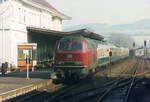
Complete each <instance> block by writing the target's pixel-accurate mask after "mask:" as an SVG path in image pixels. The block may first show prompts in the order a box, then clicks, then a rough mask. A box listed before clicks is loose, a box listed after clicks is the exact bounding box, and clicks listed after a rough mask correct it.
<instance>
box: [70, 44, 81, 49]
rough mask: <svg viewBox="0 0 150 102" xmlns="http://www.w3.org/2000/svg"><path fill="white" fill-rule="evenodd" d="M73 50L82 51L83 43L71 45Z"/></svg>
mask: <svg viewBox="0 0 150 102" xmlns="http://www.w3.org/2000/svg"><path fill="white" fill-rule="evenodd" d="M71 50H82V44H81V43H76V42H74V43H72V44H71Z"/></svg>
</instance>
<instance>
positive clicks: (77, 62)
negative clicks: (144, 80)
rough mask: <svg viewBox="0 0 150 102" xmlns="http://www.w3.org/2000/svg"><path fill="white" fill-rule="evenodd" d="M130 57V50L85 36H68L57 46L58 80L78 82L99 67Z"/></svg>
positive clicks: (56, 65)
mask: <svg viewBox="0 0 150 102" xmlns="http://www.w3.org/2000/svg"><path fill="white" fill-rule="evenodd" d="M110 52H111V54H112V56H111V57H110ZM128 56H129V49H128V48H122V47H117V46H115V45H112V44H110V43H108V42H106V41H99V40H93V39H90V38H87V37H83V36H67V37H64V38H62V39H60V41H59V42H58V43H57V45H56V50H55V58H54V69H55V72H56V76H57V78H58V79H68V78H71V79H76V80H78V79H80V78H82V77H84V76H87V75H88V74H89V73H90V72H94V71H95V69H96V68H97V67H98V66H104V65H107V64H109V63H110V62H115V61H117V60H120V59H123V58H125V57H128Z"/></svg>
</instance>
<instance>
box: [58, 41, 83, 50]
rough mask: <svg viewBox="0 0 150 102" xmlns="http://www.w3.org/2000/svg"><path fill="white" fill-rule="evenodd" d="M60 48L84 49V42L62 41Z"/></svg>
mask: <svg viewBox="0 0 150 102" xmlns="http://www.w3.org/2000/svg"><path fill="white" fill-rule="evenodd" d="M58 49H59V50H82V43H78V42H72V43H71V42H60V43H59V46H58Z"/></svg>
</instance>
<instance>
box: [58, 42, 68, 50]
mask: <svg viewBox="0 0 150 102" xmlns="http://www.w3.org/2000/svg"><path fill="white" fill-rule="evenodd" d="M58 49H59V50H68V49H69V43H68V42H60V43H59V48H58Z"/></svg>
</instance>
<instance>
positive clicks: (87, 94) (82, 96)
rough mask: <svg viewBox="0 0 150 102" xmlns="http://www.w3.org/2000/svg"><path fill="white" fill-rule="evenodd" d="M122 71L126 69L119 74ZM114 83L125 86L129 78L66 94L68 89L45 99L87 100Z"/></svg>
mask: <svg viewBox="0 0 150 102" xmlns="http://www.w3.org/2000/svg"><path fill="white" fill-rule="evenodd" d="M128 67H129V66H128ZM122 73H128V71H127V70H126V69H125V70H122V71H121V72H120V74H122ZM123 82H124V83H123ZM114 83H115V85H118V87H121V86H125V85H127V84H129V83H130V78H121V77H119V78H117V79H116V80H113V81H110V82H108V83H106V84H105V85H103V86H100V87H96V88H91V89H88V90H84V91H80V92H77V93H72V94H68V93H69V91H67V93H63V94H62V95H60V96H57V97H55V98H53V99H51V100H50V101H47V102H61V101H62V100H65V102H80V101H84V100H87V99H88V98H91V97H93V96H96V95H99V94H101V95H102V94H103V93H105V91H106V90H107V89H108V88H109V89H110V88H111V89H114V87H112V84H114ZM122 83H123V84H122ZM115 85H114V86H115Z"/></svg>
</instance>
